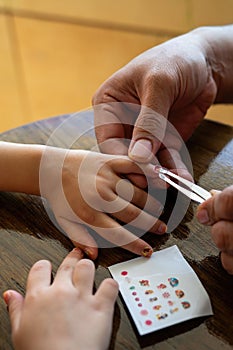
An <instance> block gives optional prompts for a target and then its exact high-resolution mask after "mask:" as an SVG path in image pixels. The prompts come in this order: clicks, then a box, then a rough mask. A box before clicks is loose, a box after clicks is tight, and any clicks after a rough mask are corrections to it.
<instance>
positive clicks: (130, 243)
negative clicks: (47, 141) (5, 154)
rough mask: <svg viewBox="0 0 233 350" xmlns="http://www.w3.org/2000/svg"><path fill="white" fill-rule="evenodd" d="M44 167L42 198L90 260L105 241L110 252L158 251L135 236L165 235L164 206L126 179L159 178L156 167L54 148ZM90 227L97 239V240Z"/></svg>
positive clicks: (47, 151)
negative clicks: (113, 249)
mask: <svg viewBox="0 0 233 350" xmlns="http://www.w3.org/2000/svg"><path fill="white" fill-rule="evenodd" d="M40 164H41V165H40V192H41V195H42V197H45V198H46V199H47V200H48V202H49V204H50V207H51V209H52V212H53V214H54V215H55V218H56V221H57V223H58V224H59V226H60V227H61V228H62V229H63V230H64V232H65V233H66V234H67V235H68V236H69V238H70V239H71V240H72V241H73V242H74V244H75V245H76V246H78V247H80V248H81V249H83V250H84V251H85V252H86V253H87V255H88V256H89V257H90V258H92V259H95V258H96V257H97V254H98V244H97V242H98V240H99V238H98V237H99V236H101V237H103V238H104V239H105V240H107V241H109V242H111V244H110V246H122V247H123V248H125V249H127V250H129V251H132V252H134V253H135V254H139V255H143V256H148V257H149V256H150V255H151V254H152V252H153V249H152V247H151V246H150V245H149V244H148V243H146V242H145V241H144V240H143V239H141V238H139V237H138V235H136V234H134V233H132V232H131V231H135V230H133V227H135V228H136V229H139V236H142V235H143V233H145V232H148V231H150V232H153V233H157V234H163V233H165V232H166V230H167V227H166V225H165V223H163V222H162V221H161V220H159V219H158V217H159V215H160V214H161V212H162V210H163V206H162V204H161V203H159V202H158V201H156V200H155V198H153V197H152V196H151V195H150V194H148V193H146V192H145V191H143V190H142V189H140V188H137V187H136V186H134V185H133V184H131V183H130V182H129V181H128V180H126V179H125V178H124V175H126V174H128V173H135V174H142V173H143V172H145V173H146V172H148V175H150V174H151V176H153V170H152V168H153V167H151V166H150V165H140V167H139V166H138V165H137V164H136V163H135V162H133V161H132V160H130V159H129V158H128V157H127V156H114V155H106V154H101V153H96V152H89V151H80V150H62V149H57V148H52V147H47V148H46V149H45V151H44V155H43V157H42V159H41V163H40ZM52 219H53V218H52ZM115 219H117V220H120V221H121V222H124V223H127V224H129V225H130V228H129V226H124V225H120V224H119V223H118V222H117V221H116V220H115ZM87 226H88V227H90V228H91V229H93V230H94V231H95V232H96V233H97V235H96V234H94V232H93V234H92V235H91V234H90V233H89V232H88V230H87ZM102 241H103V240H102ZM102 241H101V243H100V244H103V242H102ZM104 244H105V243H104ZM106 246H109V244H107V245H106Z"/></svg>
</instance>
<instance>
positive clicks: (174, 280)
mask: <svg viewBox="0 0 233 350" xmlns="http://www.w3.org/2000/svg"><path fill="white" fill-rule="evenodd" d="M168 282H169V283H170V285H171V286H172V287H177V286H178V284H179V280H178V279H177V278H175V277H171V278H168Z"/></svg>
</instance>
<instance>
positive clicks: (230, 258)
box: [197, 185, 233, 275]
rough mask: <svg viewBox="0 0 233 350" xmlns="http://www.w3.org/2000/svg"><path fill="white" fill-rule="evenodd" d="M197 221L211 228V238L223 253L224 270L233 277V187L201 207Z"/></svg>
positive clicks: (216, 195) (219, 193)
mask: <svg viewBox="0 0 233 350" xmlns="http://www.w3.org/2000/svg"><path fill="white" fill-rule="evenodd" d="M197 219H198V220H199V222H200V223H202V224H203V225H209V226H211V236H212V239H213V241H214V243H215V244H216V246H217V247H218V248H219V250H220V251H221V262H222V266H223V267H224V269H225V270H226V271H227V272H228V273H230V274H232V275H233V185H232V186H229V187H227V188H225V189H224V190H223V191H222V192H218V193H216V194H214V196H212V197H211V198H209V199H207V200H206V201H205V202H203V203H202V204H200V205H199V207H198V210H197Z"/></svg>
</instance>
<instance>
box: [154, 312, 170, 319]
mask: <svg viewBox="0 0 233 350" xmlns="http://www.w3.org/2000/svg"><path fill="white" fill-rule="evenodd" d="M167 316H168V314H166V313H162V314H157V315H156V317H157V319H158V320H164V319H165V318H166V317H167Z"/></svg>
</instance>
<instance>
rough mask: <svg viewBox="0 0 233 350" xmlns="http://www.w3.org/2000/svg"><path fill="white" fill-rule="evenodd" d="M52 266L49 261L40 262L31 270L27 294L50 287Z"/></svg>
mask: <svg viewBox="0 0 233 350" xmlns="http://www.w3.org/2000/svg"><path fill="white" fill-rule="evenodd" d="M51 271H52V266H51V263H50V261H48V260H39V261H37V262H36V263H35V264H34V265H33V266H32V268H31V270H30V271H29V274H28V280H27V292H31V293H34V292H37V291H38V290H40V289H41V288H44V287H48V286H50V283H51Z"/></svg>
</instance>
